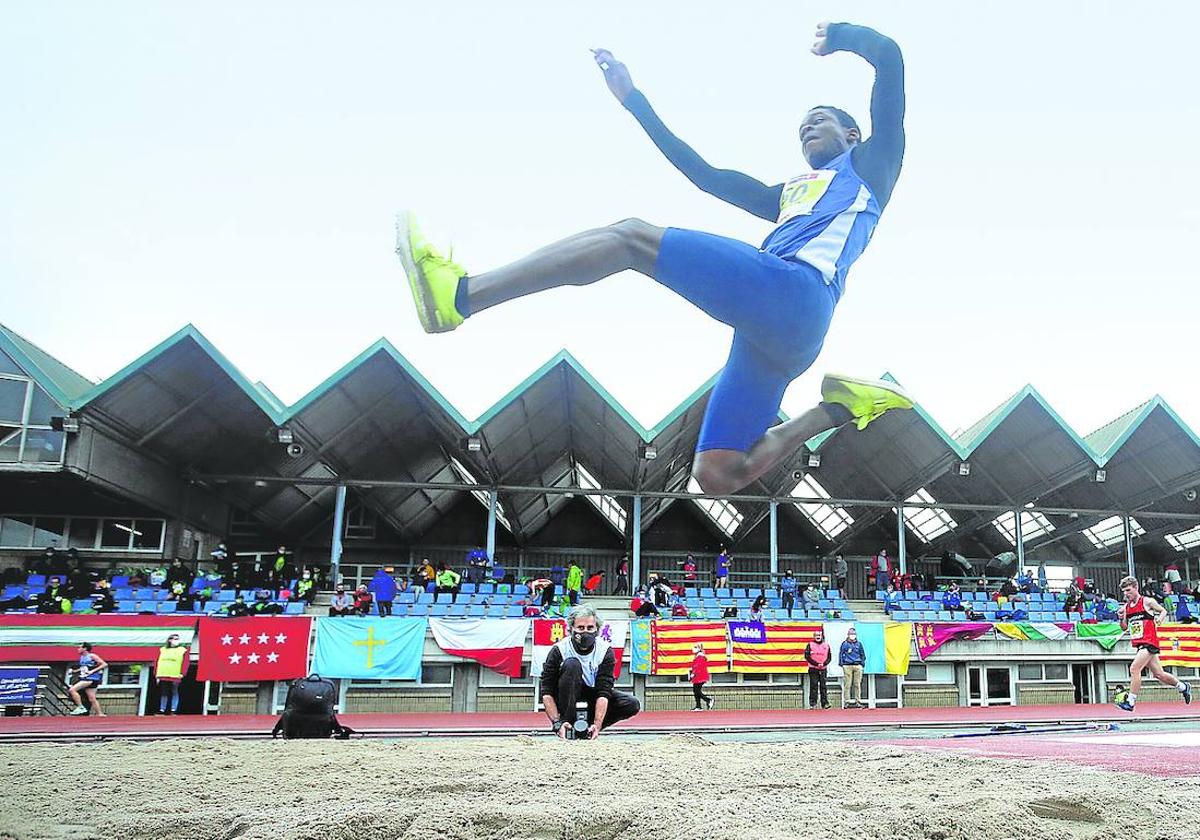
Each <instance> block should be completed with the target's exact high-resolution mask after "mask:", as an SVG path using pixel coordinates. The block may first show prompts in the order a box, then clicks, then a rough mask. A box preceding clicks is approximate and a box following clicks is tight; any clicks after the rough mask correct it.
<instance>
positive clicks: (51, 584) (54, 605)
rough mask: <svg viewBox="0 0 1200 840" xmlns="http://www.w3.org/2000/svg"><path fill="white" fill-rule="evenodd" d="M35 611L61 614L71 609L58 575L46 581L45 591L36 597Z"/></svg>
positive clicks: (45, 613) (46, 613) (44, 613)
mask: <svg viewBox="0 0 1200 840" xmlns="http://www.w3.org/2000/svg"><path fill="white" fill-rule="evenodd" d="M37 611H38V612H39V613H41V614H43V615H62V614H63V613H69V612H70V611H71V600H70V599H69V598H68V597H67V591H66V589H64V588H63V585H62V580H61V579H59V578H58V576H55V577H52V578H50V580H49V581H47V583H46V589H45V591H44V592H42V594H41V596H40V597H39V598H38V606H37Z"/></svg>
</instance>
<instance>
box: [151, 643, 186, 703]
mask: <svg viewBox="0 0 1200 840" xmlns="http://www.w3.org/2000/svg"><path fill="white" fill-rule="evenodd" d="M187 666H188V649H187V648H186V647H181V646H180V644H179V634H178V633H172V634H171V635H170V636H168V637H167V643H166V644H165V645H163V646H162V647H160V648H159V649H158V661H157V662H155V663H154V678H155V679H156V680H158V713H159V714H160V715H177V714H179V683H181V682H182V681H183V675H184V673H185V672H186V671H187Z"/></svg>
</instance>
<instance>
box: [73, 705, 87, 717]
mask: <svg viewBox="0 0 1200 840" xmlns="http://www.w3.org/2000/svg"><path fill="white" fill-rule="evenodd" d="M87 713H88V710H87V709H85V708H83V706H76V707H75V708H74V709H72V710H71V711H70V712H69V713H68V714H70V715H71V716H73V717H79V716H80V715H86V714H87Z"/></svg>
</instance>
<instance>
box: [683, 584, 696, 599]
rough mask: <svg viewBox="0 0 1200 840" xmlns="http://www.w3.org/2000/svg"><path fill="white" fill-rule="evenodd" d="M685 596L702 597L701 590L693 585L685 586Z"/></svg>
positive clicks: (689, 597)
mask: <svg viewBox="0 0 1200 840" xmlns="http://www.w3.org/2000/svg"><path fill="white" fill-rule="evenodd" d="M683 597H685V598H688V599H692V598H698V597H700V590H698V589H696V588H695V587H691V586H689V587H685V588H684V590H683Z"/></svg>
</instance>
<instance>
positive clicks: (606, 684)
mask: <svg viewBox="0 0 1200 840" xmlns="http://www.w3.org/2000/svg"><path fill="white" fill-rule="evenodd" d="M562 664H563V655H562V651H561V650H559V649H558V645H555V646H554V647H552V648H550V653H548V654H546V662H545V664H543V665H542V679H541V683H540V684H539V687H538V696H539V697H545V696H547V695H549V696H551V697H554V698H557V697H558V678H559V675H560V674H561V673H562ZM616 665H617V659H616V656H615V655H614V654H613V652H612V648H609V649H608V652H607V653H605V654H604V658H603V659H602V660H600V668H599V670H598V671H597V672H596V688H595V693H596V696H597V697H608V698H611V697H612V694H613V682H614V677H613V673H614V671H615V670H616ZM585 690H587V691H590V689H586V688H585ZM559 713H560V714H561V713H562V709H559Z"/></svg>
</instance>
